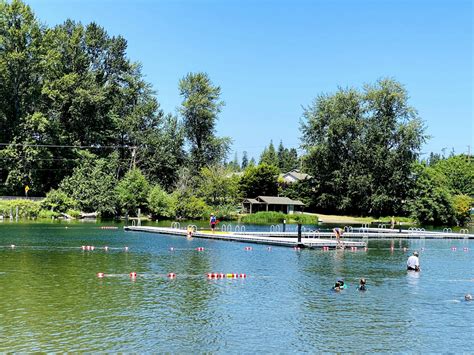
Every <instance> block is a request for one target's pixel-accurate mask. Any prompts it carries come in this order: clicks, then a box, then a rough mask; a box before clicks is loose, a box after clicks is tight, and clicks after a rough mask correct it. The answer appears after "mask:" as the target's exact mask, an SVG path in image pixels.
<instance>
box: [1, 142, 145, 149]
mask: <svg viewBox="0 0 474 355" xmlns="http://www.w3.org/2000/svg"><path fill="white" fill-rule="evenodd" d="M0 146H14V147H36V148H81V149H119V148H125V149H135V148H136V147H135V146H131V145H60V144H25V143H0Z"/></svg>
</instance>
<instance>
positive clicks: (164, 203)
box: [148, 185, 175, 218]
mask: <svg viewBox="0 0 474 355" xmlns="http://www.w3.org/2000/svg"><path fill="white" fill-rule="evenodd" d="M174 207H175V203H174V201H173V197H172V196H171V195H169V194H168V193H167V192H166V191H165V190H163V189H162V188H161V187H160V186H159V185H156V186H154V187H153V188H152V189H151V190H150V193H149V194H148V210H149V211H150V212H151V214H152V216H153V218H157V217H165V218H170V217H174V216H175V210H174Z"/></svg>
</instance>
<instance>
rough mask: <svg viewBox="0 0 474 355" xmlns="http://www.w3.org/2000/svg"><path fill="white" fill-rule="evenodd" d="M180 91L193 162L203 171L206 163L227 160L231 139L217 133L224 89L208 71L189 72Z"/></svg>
mask: <svg viewBox="0 0 474 355" xmlns="http://www.w3.org/2000/svg"><path fill="white" fill-rule="evenodd" d="M179 93H180V95H181V97H182V98H183V101H182V103H181V108H180V113H181V115H182V117H183V122H184V131H185V134H186V138H187V140H188V142H189V145H190V147H191V148H190V161H191V164H192V165H193V166H194V168H195V169H197V170H198V171H200V170H201V168H202V167H204V166H206V165H212V164H214V163H217V162H222V161H224V160H225V158H226V156H227V154H228V150H229V145H230V138H228V137H225V138H218V137H216V136H215V126H216V122H217V118H218V117H217V116H218V114H219V113H220V111H221V108H222V106H223V105H224V102H223V101H222V100H221V99H220V95H221V88H220V87H219V86H214V85H213V83H212V81H211V79H210V78H209V76H208V75H207V74H206V73H189V74H187V75H186V76H185V77H184V78H183V79H181V80H180V81H179Z"/></svg>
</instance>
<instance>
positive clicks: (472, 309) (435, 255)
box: [0, 222, 474, 353]
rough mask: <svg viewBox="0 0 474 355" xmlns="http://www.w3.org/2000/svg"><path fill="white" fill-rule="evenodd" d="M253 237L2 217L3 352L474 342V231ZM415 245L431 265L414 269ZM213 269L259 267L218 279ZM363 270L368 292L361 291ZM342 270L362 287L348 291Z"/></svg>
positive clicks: (351, 348) (379, 347)
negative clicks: (364, 237)
mask: <svg viewBox="0 0 474 355" xmlns="http://www.w3.org/2000/svg"><path fill="white" fill-rule="evenodd" d="M66 226H67V228H66ZM11 244H15V245H16V247H15V248H14V249H12V248H11V247H10V245H11ZM81 245H94V246H96V250H94V251H89V252H88V251H82V250H81V249H80V246H81ZM105 245H107V246H109V247H110V248H111V249H110V250H109V251H108V252H105V251H104V250H102V249H101V248H102V247H103V246H105ZM125 246H128V247H129V251H128V252H125V251H124V249H123V248H124V247H125ZM245 246H246V244H241V243H233V242H223V241H209V240H200V239H193V240H187V239H185V238H182V237H169V236H163V235H157V234H147V233H136V232H123V231H122V230H121V229H119V230H101V229H99V228H98V225H96V224H91V225H88V224H69V225H66V224H39V223H36V224H15V223H9V222H4V223H1V224H0V334H1V339H2V340H1V342H0V351H1V352H5V351H15V352H21V351H46V352H53V351H88V352H92V351H94V352H96V351H112V352H116V351H137V352H152V351H153V352H155V351H160V352H163V351H170V352H217V353H224V352H226V353H227V352H231V353H253V352H266V353H269V352H272V353H274V352H277V353H290V352H318V351H330V352H342V351H344V352H369V351H378V352H384V351H394V352H407V351H410V352H427V351H431V352H433V351H435V352H472V351H474V302H464V301H463V296H464V294H466V293H468V292H469V293H473V294H474V243H473V241H469V242H468V241H465V240H454V241H403V242H398V241H396V242H395V247H396V250H395V251H394V252H391V251H390V241H378V242H377V241H373V242H370V244H369V251H368V252H363V251H357V252H350V251H330V252H323V251H317V250H302V251H294V250H292V249H290V248H282V247H272V248H271V250H268V249H267V247H266V246H262V245H252V247H253V250H252V251H245V250H244V247H245ZM171 247H173V248H174V249H175V250H174V251H170V248H171ZM196 247H204V248H205V251H204V252H198V251H196V250H195V248H196ZM403 247H407V248H408V249H409V251H408V252H403V249H402V248H403ZM451 247H456V248H457V250H456V251H452V250H451ZM422 248H424V249H422ZM463 248H469V250H468V251H464V250H463ZM414 249H417V250H420V251H421V252H420V254H421V255H420V260H421V264H422V269H423V270H422V272H421V273H407V272H406V271H405V262H406V259H407V257H408V254H409V253H410V251H413V250H414ZM131 271H136V272H137V273H138V277H137V279H136V280H135V281H132V280H131V279H130V277H129V273H130V272H131ZM97 272H104V273H106V274H107V275H109V276H107V277H105V278H104V279H99V278H97V276H96V274H97ZM169 272H174V273H176V274H177V278H176V279H175V280H170V279H168V278H167V277H166V274H167V273H169ZM208 272H224V273H228V272H236V273H246V274H247V275H249V276H248V277H247V279H243V280H241V279H238V280H230V279H224V280H207V279H206V277H205V274H206V273H208ZM360 277H365V278H366V279H367V282H368V291H367V292H364V293H362V292H358V291H357V290H356V285H357V282H358V279H359V278H360ZM337 278H344V279H345V281H346V283H347V284H348V285H349V288H348V289H346V290H344V291H343V292H341V293H338V294H336V293H333V292H331V291H330V288H331V286H332V285H333V284H334V282H335V280H336V279H337Z"/></svg>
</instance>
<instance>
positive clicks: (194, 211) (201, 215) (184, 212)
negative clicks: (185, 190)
mask: <svg viewBox="0 0 474 355" xmlns="http://www.w3.org/2000/svg"><path fill="white" fill-rule="evenodd" d="M173 199H174V201H175V213H176V217H178V218H186V219H207V218H209V215H210V214H211V207H209V206H208V205H207V204H206V202H204V200H203V199H200V198H197V197H195V196H189V195H187V194H182V193H179V192H175V193H174V194H173Z"/></svg>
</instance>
